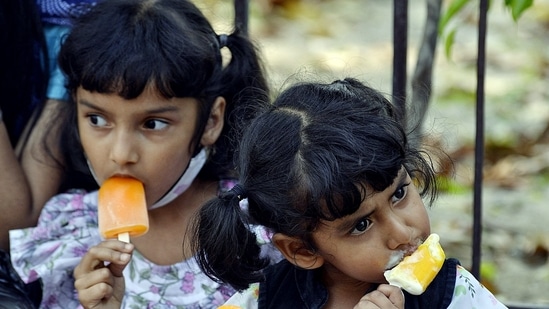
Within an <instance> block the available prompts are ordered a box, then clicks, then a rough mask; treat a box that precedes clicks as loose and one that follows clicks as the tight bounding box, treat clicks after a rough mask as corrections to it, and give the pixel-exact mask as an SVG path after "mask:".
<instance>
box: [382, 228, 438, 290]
mask: <svg viewBox="0 0 549 309" xmlns="http://www.w3.org/2000/svg"><path fill="white" fill-rule="evenodd" d="M439 240H440V237H439V236H438V235H437V234H431V235H430V236H429V237H427V239H426V240H425V241H424V242H423V243H422V244H421V245H420V246H419V247H418V248H417V250H416V251H415V252H414V253H413V254H412V255H410V256H407V257H405V258H404V259H403V260H402V261H401V262H400V263H399V264H398V265H397V266H395V268H393V269H391V270H388V271H386V272H385V273H384V275H385V279H387V281H388V282H389V284H392V285H395V286H398V287H401V288H403V289H404V290H406V291H407V292H408V293H410V294H413V295H420V294H422V293H423V292H425V289H426V288H427V287H428V286H429V284H431V282H432V281H433V279H434V278H435V277H436V275H437V274H438V272H439V271H440V269H441V268H442V264H444V260H445V258H446V255H445V254H444V251H443V250H442V247H441V246H440V243H439Z"/></svg>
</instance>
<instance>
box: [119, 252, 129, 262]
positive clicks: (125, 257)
mask: <svg viewBox="0 0 549 309" xmlns="http://www.w3.org/2000/svg"><path fill="white" fill-rule="evenodd" d="M130 257H131V255H129V254H127V253H122V254H120V261H122V262H127V261H129V260H130Z"/></svg>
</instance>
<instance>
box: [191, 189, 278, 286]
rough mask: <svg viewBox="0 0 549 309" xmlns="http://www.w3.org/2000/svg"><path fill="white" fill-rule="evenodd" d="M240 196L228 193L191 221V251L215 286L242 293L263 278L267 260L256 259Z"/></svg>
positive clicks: (257, 249) (253, 237) (258, 251)
mask: <svg viewBox="0 0 549 309" xmlns="http://www.w3.org/2000/svg"><path fill="white" fill-rule="evenodd" d="M240 198H241V195H240V194H238V193H237V192H235V191H234V190H229V191H228V192H227V193H224V194H222V195H221V196H220V197H217V198H215V199H212V200H210V201H209V202H207V203H206V204H205V205H204V206H203V207H202V208H201V210H200V212H199V213H198V217H197V220H196V221H195V222H194V226H193V227H192V228H193V230H192V231H193V233H194V235H193V236H194V237H193V239H194V240H193V242H192V250H193V252H196V260H197V262H198V265H199V266H200V268H201V269H202V270H203V271H204V273H205V274H206V275H207V276H208V277H210V278H211V279H212V280H214V281H216V282H219V283H228V284H230V285H231V286H232V287H233V288H235V289H236V290H239V291H240V290H244V289H246V288H248V286H249V285H250V284H251V283H253V282H258V281H260V280H262V279H263V274H262V270H263V268H265V267H266V266H267V265H268V264H269V261H268V259H265V258H262V257H261V256H260V254H261V249H260V247H259V245H258V244H257V237H256V235H255V233H253V232H252V231H251V230H250V229H249V226H248V225H249V223H248V219H247V215H246V214H245V213H244V212H243V211H242V210H241V208H240V205H239V201H240Z"/></svg>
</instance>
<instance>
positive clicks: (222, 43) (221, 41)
mask: <svg viewBox="0 0 549 309" xmlns="http://www.w3.org/2000/svg"><path fill="white" fill-rule="evenodd" d="M228 39H229V37H228V36H227V35H226V34H220V35H218V36H217V40H218V41H219V49H222V48H223V47H225V46H227V40H228Z"/></svg>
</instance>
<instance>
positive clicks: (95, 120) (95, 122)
mask: <svg viewBox="0 0 549 309" xmlns="http://www.w3.org/2000/svg"><path fill="white" fill-rule="evenodd" d="M88 119H89V120H90V123H91V124H92V126H94V127H104V126H106V125H107V121H106V120H105V118H103V117H101V116H99V115H89V116H88Z"/></svg>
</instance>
